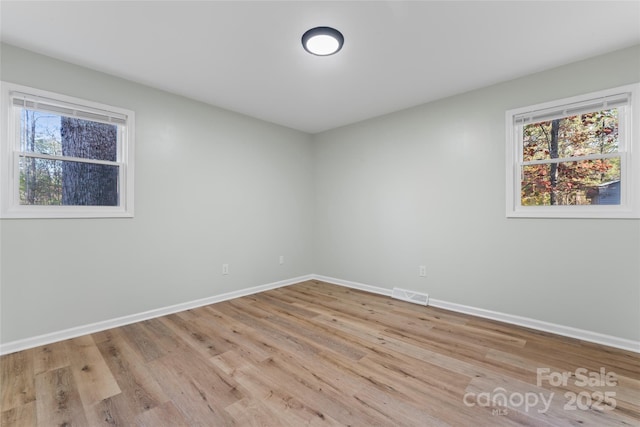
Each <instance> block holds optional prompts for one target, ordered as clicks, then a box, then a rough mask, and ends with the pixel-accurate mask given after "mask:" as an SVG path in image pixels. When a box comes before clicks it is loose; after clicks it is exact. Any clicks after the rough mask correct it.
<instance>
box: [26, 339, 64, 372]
mask: <svg viewBox="0 0 640 427" xmlns="http://www.w3.org/2000/svg"><path fill="white" fill-rule="evenodd" d="M33 352H34V353H33V362H34V363H33V371H34V374H35V375H38V374H40V373H42V372H48V371H52V370H55V369H60V368H63V367H65V366H69V358H68V356H67V346H66V344H65V343H64V342H56V343H52V344H47V345H43V346H41V347H37V348H34V349H33Z"/></svg>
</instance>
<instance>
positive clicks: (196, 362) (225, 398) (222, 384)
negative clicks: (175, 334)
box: [148, 348, 244, 425]
mask: <svg viewBox="0 0 640 427" xmlns="http://www.w3.org/2000/svg"><path fill="white" fill-rule="evenodd" d="M148 366H149V367H150V368H151V371H152V375H153V376H154V378H155V380H156V381H157V382H158V384H160V386H162V387H163V390H164V391H165V393H166V394H167V395H168V396H169V398H170V399H171V401H172V402H173V403H174V404H175V405H176V407H177V408H178V409H179V410H180V412H181V413H182V415H183V416H184V418H185V419H187V421H188V422H189V423H190V424H193V425H199V424H198V423H201V424H202V425H233V419H232V418H231V417H230V415H229V414H228V413H227V412H225V410H224V408H225V407H226V406H228V405H231V404H232V403H235V402H236V401H238V400H240V399H242V398H243V397H244V393H243V391H242V390H241V389H240V388H239V385H238V384H237V382H236V381H235V380H234V379H233V378H232V377H230V376H228V375H227V374H226V373H224V372H223V371H221V370H219V369H217V368H216V367H215V366H214V365H213V364H212V363H210V362H209V361H207V360H205V359H202V356H201V354H200V353H198V352H197V351H195V350H192V349H189V348H185V349H184V353H183V354H181V355H170V356H165V357H162V358H159V359H156V360H153V361H151V362H149V363H148Z"/></svg>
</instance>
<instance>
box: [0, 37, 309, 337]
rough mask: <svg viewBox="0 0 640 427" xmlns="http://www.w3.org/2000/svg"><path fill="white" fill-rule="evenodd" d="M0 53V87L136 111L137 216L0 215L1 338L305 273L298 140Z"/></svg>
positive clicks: (305, 169) (305, 186) (303, 153)
mask: <svg viewBox="0 0 640 427" xmlns="http://www.w3.org/2000/svg"><path fill="white" fill-rule="evenodd" d="M1 55H2V69H1V71H2V74H1V78H2V80H5V81H11V82H14V83H18V84H23V85H27V86H32V87H36V88H40V89H45V90H50V91H54V92H58V93H63V94H67V95H71V96H77V97H81V98H84V99H89V100H93V101H97V102H102V103H105V104H111V105H115V106H120V107H124V108H129V109H132V110H134V111H135V112H136V146H135V151H136V164H135V175H136V177H135V209H136V211H135V218H133V219H68V220H67V219H64V220H60V219H55V220H2V221H0V233H1V247H0V249H1V258H0V265H1V273H0V280H1V285H2V288H1V298H2V305H1V311H2V313H1V323H2V328H1V338H2V342H11V341H14V340H19V339H23V338H28V337H33V336H36V335H40V334H45V333H49V332H55V331H59V330H63V329H67V328H71V327H74V326H82V325H86V324H89V323H93V322H98V321H103V320H108V319H112V318H116V317H120V316H125V315H129V314H135V313H139V312H143V311H146V310H151V309H155V308H161V307H166V306H170V305H173V304H178V303H182V302H187V301H192V300H195V299H199V298H204V297H209V296H214V295H218V294H221V293H224V292H229V291H233V290H238V289H243V288H249V287H252V286H256V285H263V284H267V283H272V282H275V281H279V280H284V279H289V278H294V277H298V276H300V275H304V274H309V273H310V272H311V271H312V253H311V236H312V234H311V231H312V227H313V224H312V220H311V218H312V212H313V210H312V208H313V181H312V178H313V177H312V174H311V173H310V172H309V171H310V170H311V169H312V151H311V138H310V136H308V135H306V134H304V133H300V132H297V131H293V130H290V129H287V128H283V127H279V126H275V125H272V124H268V123H265V122H261V121H258V120H255V119H252V118H249V117H245V116H241V115H238V114H234V113H230V112H228V111H224V110H221V109H218V108H215V107H212V106H208V105H205V104H201V103H198V102H195V101H192V100H189V99H186V98H181V97H178V96H175V95H171V94H168V93H165V92H162V91H159V90H155V89H151V88H148V87H144V86H141V85H138V84H134V83H131V82H128V81H125V80H121V79H117V78H114V77H111V76H108V75H105V74H101V73H98V72H94V71H91V70H87V69H84V68H80V67H77V66H74V65H71V64H68V63H64V62H60V61H57V60H54V59H51V58H47V57H44V56H40V55H36V54H34V53H31V52H28V51H25V50H21V49H17V48H15V47H12V46H7V45H2V51H1ZM280 255H284V256H285V264H284V265H279V262H278V261H279V256H280ZM223 263H228V264H229V265H230V273H231V274H230V275H228V276H222V274H221V266H222V264H223Z"/></svg>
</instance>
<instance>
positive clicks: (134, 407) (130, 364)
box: [97, 330, 169, 419]
mask: <svg viewBox="0 0 640 427" xmlns="http://www.w3.org/2000/svg"><path fill="white" fill-rule="evenodd" d="M122 335H124V331H123V333H120V331H118V330H116V331H115V333H114V334H113V336H112V337H111V338H110V339H109V340H107V341H103V342H101V343H100V344H98V346H97V347H98V350H99V351H100V353H101V354H102V357H103V358H104V360H105V363H106V364H107V366H108V367H109V370H110V371H111V373H112V374H113V376H114V378H115V379H116V382H117V384H118V387H119V388H120V390H122V393H121V395H122V396H123V399H122V400H123V405H121V406H124V407H125V409H124V411H125V412H126V413H127V414H128V416H127V419H131V418H135V416H137V415H138V414H140V413H142V412H144V411H148V410H149V409H152V408H154V407H156V406H159V405H160V404H162V403H165V402H168V401H169V398H168V396H167V395H166V394H165V393H164V391H163V390H162V388H161V387H160V385H159V384H158V383H157V382H156V381H155V380H154V379H153V376H152V375H151V372H149V369H148V368H147V366H146V365H145V363H144V359H142V358H141V357H140V356H139V355H138V353H136V352H135V351H134V350H133V349H132V348H131V347H130V346H129V344H128V343H127V341H126V340H125V339H124V338H123V337H122Z"/></svg>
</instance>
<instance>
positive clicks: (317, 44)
mask: <svg viewBox="0 0 640 427" xmlns="http://www.w3.org/2000/svg"><path fill="white" fill-rule="evenodd" d="M343 44H344V36H343V35H342V33H341V32H340V31H338V30H336V29H335V28H331V27H315V28H312V29H310V30H309V31H307V32H306V33H304V34H303V35H302V46H303V47H304V50H306V51H307V52H309V53H311V54H313V55H318V56H329V55H333V54H334V53H336V52H338V51H339V50H340V49H342V45H343Z"/></svg>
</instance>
